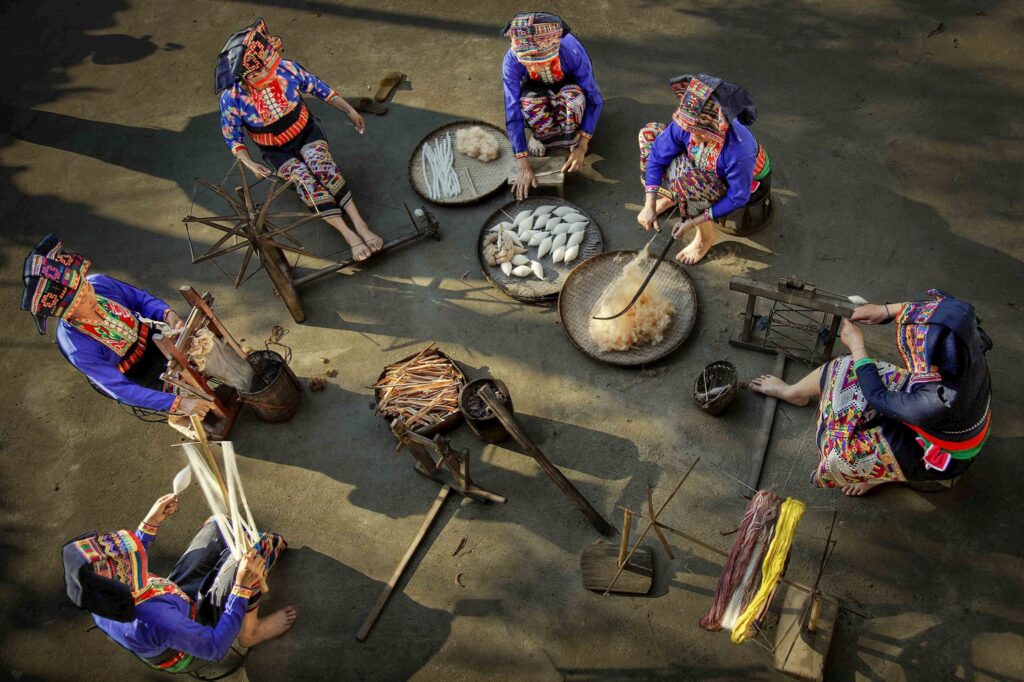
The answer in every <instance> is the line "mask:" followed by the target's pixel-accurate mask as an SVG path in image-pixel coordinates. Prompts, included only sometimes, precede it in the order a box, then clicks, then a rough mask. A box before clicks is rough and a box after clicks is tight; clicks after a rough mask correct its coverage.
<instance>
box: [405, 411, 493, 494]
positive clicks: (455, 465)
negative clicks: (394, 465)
mask: <svg viewBox="0 0 1024 682" xmlns="http://www.w3.org/2000/svg"><path fill="white" fill-rule="evenodd" d="M391 432H392V433H393V434H395V438H397V439H398V447H397V448H396V449H398V450H400V449H402V448H405V449H406V450H408V451H409V454H411V455H412V456H413V459H414V460H416V462H415V464H414V466H415V468H416V471H417V472H419V473H421V474H423V475H424V476H427V477H428V478H432V479H434V480H435V481H438V482H439V483H443V484H445V485H448V486H451V487H452V488H454V489H455V491H456V492H458V493H460V494H462V495H465V496H466V497H469V498H472V499H474V500H476V501H477V502H484V503H487V502H496V503H498V504H505V503H506V502H508V499H507V498H505V497H502V496H501V495H498V494H496V493H493V492H491V491H490V490H485V489H484V488H481V487H480V486H478V485H476V484H474V483H473V481H472V479H470V477H469V452H468V451H466V450H462V451H456V450H452V447H451V441H450V440H449V439H448V437H447V436H442V435H441V434H437V435H436V436H434V438H433V440H431V439H430V438H427V437H425V436H421V435H419V434H418V433H416V432H414V431H412V430H411V429H409V428H408V427H407V426H406V425H405V420H404V419H401V418H399V419H396V420H395V421H394V422H392V424H391ZM431 452H433V453H436V455H437V459H434V455H432V454H431Z"/></svg>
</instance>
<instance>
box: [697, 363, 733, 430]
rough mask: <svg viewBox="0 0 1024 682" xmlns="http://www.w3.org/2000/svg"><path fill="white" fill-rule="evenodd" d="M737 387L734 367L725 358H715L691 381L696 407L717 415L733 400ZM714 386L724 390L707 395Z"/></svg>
mask: <svg viewBox="0 0 1024 682" xmlns="http://www.w3.org/2000/svg"><path fill="white" fill-rule="evenodd" d="M737 387H738V377H737V374H736V367H735V366H734V365H733V364H732V363H731V362H728V361H726V360H716V361H715V362H712V363H711V364H710V365H708V366H707V367H705V368H704V369H703V370H701V373H700V374H698V375H697V380H696V381H694V382H693V400H694V402H696V403H697V407H699V408H700V409H702V410H704V411H705V412H707V413H708V414H710V415H711V416H713V417H717V416H718V415H720V414H722V413H723V412H725V411H726V410H728V409H729V406H730V405H732V404H733V402H735V400H736V394H737V393H738V388H737ZM716 388H724V389H725V390H724V391H722V392H721V393H719V394H718V395H716V396H714V397H711V398H709V397H707V394H708V393H710V392H711V391H713V390H714V389H716Z"/></svg>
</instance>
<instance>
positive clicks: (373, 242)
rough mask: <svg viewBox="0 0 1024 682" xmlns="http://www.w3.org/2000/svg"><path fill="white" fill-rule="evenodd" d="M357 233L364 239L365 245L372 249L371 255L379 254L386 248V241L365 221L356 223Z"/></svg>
mask: <svg viewBox="0 0 1024 682" xmlns="http://www.w3.org/2000/svg"><path fill="white" fill-rule="evenodd" d="M356 232H357V233H358V234H359V236H360V237H362V238H363V243H364V244H366V246H367V247H368V248H369V249H370V253H377V252H378V251H380V250H381V249H382V248H384V240H383V239H381V238H380V237H379V236H378V235H377V233H376V232H374V231H373V230H371V229H370V226H369V225H367V224H366V223H365V222H363V221H359V222H357V223H356Z"/></svg>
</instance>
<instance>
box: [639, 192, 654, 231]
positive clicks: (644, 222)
mask: <svg viewBox="0 0 1024 682" xmlns="http://www.w3.org/2000/svg"><path fill="white" fill-rule="evenodd" d="M656 206H657V195H656V194H648V195H647V199H646V200H645V201H644V207H643V209H642V210H641V211H640V212H639V213H637V214H636V221H637V222H638V223H640V227H642V228H644V229H645V230H650V229H651V228H652V227H653V228H654V229H655V230H657V229H658V209H657V207H656Z"/></svg>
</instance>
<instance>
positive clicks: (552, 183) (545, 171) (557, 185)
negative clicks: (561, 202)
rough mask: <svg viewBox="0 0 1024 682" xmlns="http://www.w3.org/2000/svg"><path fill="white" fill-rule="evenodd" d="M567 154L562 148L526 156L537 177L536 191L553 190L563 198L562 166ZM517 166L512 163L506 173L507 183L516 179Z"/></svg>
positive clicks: (563, 174) (563, 175) (563, 180)
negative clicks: (540, 154)
mask: <svg viewBox="0 0 1024 682" xmlns="http://www.w3.org/2000/svg"><path fill="white" fill-rule="evenodd" d="M568 158H569V157H568V155H567V154H565V153H564V150H558V151H554V150H552V151H549V152H548V155H547V156H528V157H527V159H529V161H530V167H531V168H533V172H534V174H535V175H536V177H537V187H536V188H535V190H536V191H546V192H550V191H554V193H555V194H557V195H558V197H559V198H560V199H564V198H565V173H563V172H562V166H564V165H565V161H566V159H568ZM517 168H518V167H517V166H516V165H515V164H513V165H512V167H511V169H510V170H509V173H508V184H509V185H511V184H512V183H514V182H515V181H516V176H517V175H518V170H517Z"/></svg>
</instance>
